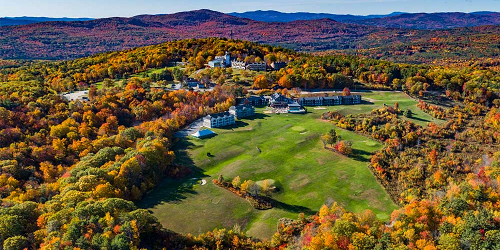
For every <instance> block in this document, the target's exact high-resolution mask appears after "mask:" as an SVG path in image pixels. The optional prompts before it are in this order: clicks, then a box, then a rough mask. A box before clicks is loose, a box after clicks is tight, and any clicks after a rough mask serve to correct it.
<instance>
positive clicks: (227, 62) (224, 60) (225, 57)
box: [215, 51, 231, 67]
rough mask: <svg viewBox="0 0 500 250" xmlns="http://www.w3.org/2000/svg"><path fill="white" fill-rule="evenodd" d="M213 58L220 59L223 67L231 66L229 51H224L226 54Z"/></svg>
mask: <svg viewBox="0 0 500 250" xmlns="http://www.w3.org/2000/svg"><path fill="white" fill-rule="evenodd" d="M215 60H220V61H222V63H223V64H224V67H229V66H231V53H229V52H228V51H226V54H225V55H223V56H216V57H215Z"/></svg>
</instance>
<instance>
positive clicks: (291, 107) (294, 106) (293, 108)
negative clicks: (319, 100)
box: [288, 102, 306, 114]
mask: <svg viewBox="0 0 500 250" xmlns="http://www.w3.org/2000/svg"><path fill="white" fill-rule="evenodd" d="M288 113H292V114H304V113H306V110H305V109H304V107H302V105H300V104H298V103H296V102H294V103H290V104H288Z"/></svg>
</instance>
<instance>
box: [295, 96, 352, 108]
mask: <svg viewBox="0 0 500 250" xmlns="http://www.w3.org/2000/svg"><path fill="white" fill-rule="evenodd" d="M298 103H299V104H300V105H302V106H333V105H351V104H360V103H361V96H360V95H350V96H327V97H301V98H299V101H298Z"/></svg>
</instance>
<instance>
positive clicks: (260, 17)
mask: <svg viewBox="0 0 500 250" xmlns="http://www.w3.org/2000/svg"><path fill="white" fill-rule="evenodd" d="M228 14H229V15H232V16H236V17H242V18H249V19H252V20H256V21H262V22H293V21H298V20H317V19H323V18H328V19H332V20H335V21H338V22H344V21H354V20H364V19H370V18H381V17H387V16H395V15H400V14H402V12H394V13H391V14H388V15H368V16H359V15H340V14H329V13H310V12H295V13H284V12H279V11H275V10H257V11H247V12H242V13H238V12H232V13H228Z"/></svg>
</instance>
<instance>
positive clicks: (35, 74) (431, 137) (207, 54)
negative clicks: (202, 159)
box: [0, 38, 500, 250]
mask: <svg viewBox="0 0 500 250" xmlns="http://www.w3.org/2000/svg"><path fill="white" fill-rule="evenodd" d="M226 51H229V52H231V54H232V55H234V56H241V55H248V56H252V58H254V60H262V61H264V62H266V63H271V62H273V61H277V60H278V59H280V58H286V59H287V60H288V61H290V63H289V65H288V66H287V67H286V68H284V69H281V70H279V71H275V72H268V73H261V74H258V75H257V76H256V77H255V78H254V81H253V82H250V83H248V82H243V81H234V82H231V83H228V82H229V81H227V80H229V77H230V74H231V71H230V69H220V68H219V69H216V70H208V71H209V72H208V73H207V77H210V78H213V79H220V83H219V84H218V85H217V86H216V87H215V88H214V89H213V90H212V91H205V92H195V91H190V90H174V91H172V90H167V89H166V88H161V87H160V88H159V87H156V86H157V83H156V82H155V81H154V80H153V79H152V77H143V78H139V77H133V76H132V75H134V74H138V73H142V72H145V71H147V70H148V69H153V68H157V69H158V68H159V69H162V70H166V71H167V74H169V73H170V74H173V73H174V72H173V71H174V69H166V68H165V67H166V66H167V65H168V64H169V63H172V62H180V61H183V62H187V66H186V68H185V69H183V71H182V73H181V74H182V76H188V75H191V73H194V72H197V70H199V69H202V68H204V67H205V63H206V62H207V61H208V60H210V59H212V58H214V57H215V56H217V55H223V54H224V53H225V52H226ZM257 58H259V59H257ZM170 71H172V72H170ZM175 71H178V69H177V68H175ZM181 78H182V77H181ZM117 79H120V80H122V82H121V83H120V84H114V80H117ZM101 81H104V82H106V84H104V83H103V85H102V88H97V85H96V84H97V83H98V82H101ZM499 82H500V74H499V73H498V72H497V71H492V70H488V69H479V68H475V67H457V68H454V67H439V66H428V65H409V64H397V63H392V62H387V61H379V60H373V59H365V58H359V57H355V56H344V55H336V56H311V55H301V54H298V53H295V52H294V51H291V50H286V49H282V48H277V47H271V46H264V45H258V44H255V43H251V42H243V41H235V40H227V39H217V38H209V39H201V40H182V41H175V42H168V43H164V44H159V45H154V46H148V47H143V48H137V49H132V50H126V51H121V52H110V53H104V54H98V55H95V56H92V57H87V58H81V59H76V60H71V61H59V62H40V63H33V64H26V65H11V67H7V68H3V69H2V70H0V197H1V198H2V205H1V208H0V241H1V242H2V244H3V249H6V250H7V249H23V248H28V249H38V248H42V249H66V248H79V249H104V248H107V249H137V248H148V249H162V248H166V249H177V248H197V247H199V248H201V249H216V248H225V249H228V248H233V249H238V248H239V249H251V248H253V249H255V248H261V249H270V248H273V247H274V248H280V247H283V248H284V247H287V246H289V247H292V248H293V247H297V248H300V247H309V248H311V249H323V248H325V247H326V248H330V249H388V248H389V249H390V248H394V249H436V247H439V248H440V249H458V248H460V247H462V248H468V249H495V248H498V243H499V242H500V232H499V228H500V218H499V214H500V210H499V208H500V207H499V204H500V203H499V201H500V200H499V199H500V198H499V197H500V196H499V191H500V190H499V187H498V185H497V184H498V181H499V177H500V171H499V165H498V162H499V153H497V150H498V143H499V140H500V138H499V133H498V132H499V131H498V129H499V124H500V122H499V121H500V115H499V111H498V108H499V107H500V106H499V105H500V86H499ZM249 84H252V85H253V86H252V87H253V88H254V89H263V90H261V91H262V92H265V91H267V92H271V93H272V91H274V90H273V89H276V90H277V91H279V92H280V93H284V94H288V95H290V94H291V92H293V91H290V92H288V89H292V90H293V89H295V91H296V92H298V91H299V88H318V89H320V88H332V87H345V86H352V85H353V84H356V85H357V86H358V87H359V88H364V89H385V90H401V91H404V92H405V93H407V94H408V95H410V96H412V97H413V98H419V99H423V100H426V101H428V102H432V101H436V100H441V101H446V102H447V103H450V105H449V106H450V107H442V106H434V105H432V104H428V102H422V103H421V104H420V105H419V108H421V109H422V110H423V111H424V112H428V113H429V114H431V115H432V116H435V117H439V118H441V119H444V120H446V122H445V123H444V124H442V125H437V124H435V123H430V124H428V125H427V126H419V125H415V124H413V123H411V122H410V121H408V120H403V119H401V118H403V117H404V116H405V113H406V115H408V113H407V112H404V110H401V109H399V107H397V106H395V107H384V108H382V109H378V110H374V111H373V112H371V113H370V114H362V115H354V116H353V115H349V116H343V115H341V114H336V113H326V114H325V115H324V116H323V119H324V120H325V121H327V122H332V124H335V125H336V126H338V127H340V128H345V129H347V130H351V131H354V132H356V133H359V134H363V135H366V136H370V137H372V138H373V139H375V140H379V141H380V142H381V143H384V145H385V146H384V148H383V149H382V150H380V151H378V152H377V153H376V154H375V155H374V156H372V157H371V169H372V171H373V173H374V174H375V176H377V178H378V179H379V181H380V183H381V184H382V185H383V186H384V187H385V188H386V189H387V191H388V192H389V194H390V195H391V197H392V198H393V199H394V200H395V201H396V202H397V203H398V204H399V205H401V206H402V208H401V209H399V210H396V211H395V212H394V213H393V214H392V218H391V220H390V221H380V220H378V219H376V217H375V215H374V214H373V212H370V211H366V212H364V213H362V214H353V213H351V212H348V211H345V210H344V209H343V208H341V207H340V206H339V205H338V204H335V205H332V206H331V207H326V206H325V207H323V208H322V209H321V210H320V211H319V214H317V215H315V216H311V217H306V216H301V218H299V220H297V221H290V220H283V221H282V223H280V225H279V226H278V232H277V234H276V235H275V237H273V239H272V240H271V241H264V242H261V241H257V240H253V239H250V238H248V237H246V236H244V235H243V234H241V233H240V232H239V231H238V230H225V229H223V230H215V231H214V232H208V233H204V234H201V235H200V236H191V235H179V234H176V233H175V232H171V231H169V230H168V228H167V229H165V228H162V227H161V225H160V223H159V222H158V219H157V218H155V217H154V216H153V215H151V214H150V213H149V212H148V211H147V210H143V209H137V207H136V206H135V205H134V202H135V201H138V200H141V199H142V197H143V195H144V194H145V193H147V192H148V191H150V190H152V189H154V188H155V187H156V186H157V184H158V183H159V182H160V180H162V179H163V178H167V177H168V178H179V177H183V176H189V175H190V174H191V169H189V168H187V167H186V166H183V165H180V164H178V162H177V161H176V155H175V153H174V152H173V150H172V147H173V144H174V140H173V138H172V136H173V133H174V132H176V131H177V130H179V129H180V128H182V127H183V126H185V125H186V124H189V123H190V122H192V121H194V120H195V119H197V118H200V117H201V116H204V115H206V114H211V113H215V112H220V111H225V110H227V109H229V107H230V106H231V105H233V104H234V103H235V98H236V97H240V96H243V95H245V90H244V88H246V87H247V86H248V85H249ZM77 89H82V90H83V89H88V91H89V101H67V100H66V99H64V98H63V97H62V96H61V93H62V92H66V91H73V90H77ZM410 115H411V114H410ZM34 222H35V223H34Z"/></svg>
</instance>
